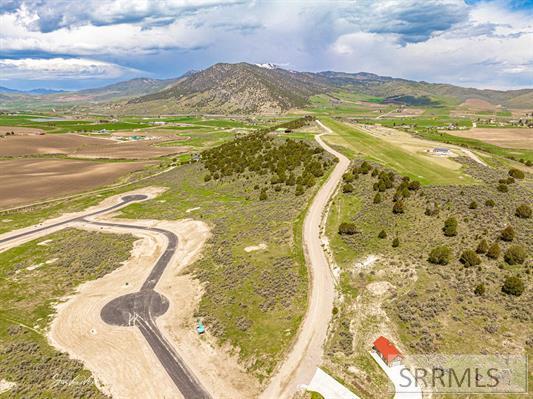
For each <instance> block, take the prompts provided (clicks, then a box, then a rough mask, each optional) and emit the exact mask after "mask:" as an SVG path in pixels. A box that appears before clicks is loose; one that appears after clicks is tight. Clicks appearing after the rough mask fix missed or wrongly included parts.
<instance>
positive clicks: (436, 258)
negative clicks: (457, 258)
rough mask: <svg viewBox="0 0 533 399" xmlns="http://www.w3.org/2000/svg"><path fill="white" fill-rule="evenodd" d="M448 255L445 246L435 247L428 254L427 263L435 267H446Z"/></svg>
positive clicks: (447, 249) (448, 251)
mask: <svg viewBox="0 0 533 399" xmlns="http://www.w3.org/2000/svg"><path fill="white" fill-rule="evenodd" d="M450 254H451V251H450V248H448V247H447V246H445V245H441V246H438V247H435V248H433V249H432V250H431V252H430V253H429V257H428V262H430V263H433V264H435V265H447V264H448V262H449V261H450Z"/></svg>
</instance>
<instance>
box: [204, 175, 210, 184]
mask: <svg viewBox="0 0 533 399" xmlns="http://www.w3.org/2000/svg"><path fill="white" fill-rule="evenodd" d="M209 180H211V175H210V174H207V175H205V176H204V181H205V182H208V181H209Z"/></svg>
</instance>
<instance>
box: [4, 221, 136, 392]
mask: <svg viewBox="0 0 533 399" xmlns="http://www.w3.org/2000/svg"><path fill="white" fill-rule="evenodd" d="M46 239H50V240H52V241H50V242H49V243H48V245H37V244H38V243H39V242H41V241H44V240H46ZM134 240H135V239H134V238H133V237H132V236H129V235H122V236H118V235H112V234H104V233H94V232H86V231H81V230H74V229H70V230H64V231H61V232H57V233H54V234H52V235H50V236H47V237H44V238H40V239H38V240H35V241H31V242H28V243H26V244H23V245H21V246H18V247H16V248H12V249H10V250H8V251H5V252H3V253H0V265H1V266H0V369H1V370H2V378H5V379H6V380H8V381H11V382H15V383H17V386H16V387H15V388H14V389H13V390H12V391H10V392H9V393H7V394H6V395H9V397H14V398H29V397H40V398H72V397H91V398H103V397H104V396H103V395H102V394H101V393H100V392H99V391H98V390H97V388H96V386H95V385H94V381H93V380H92V378H91V374H90V372H89V371H87V370H86V369H84V368H83V365H82V364H81V362H79V361H76V360H72V359H70V358H69V357H68V355H66V354H64V353H60V352H58V351H56V350H55V349H54V348H52V347H51V346H50V345H49V344H48V341H47V338H46V335H45V333H46V329H47V327H48V324H49V322H50V320H51V317H52V316H53V314H54V308H53V304H54V303H55V302H57V301H58V300H59V299H60V298H62V297H64V296H65V295H68V294H70V293H72V292H73V291H74V289H75V288H76V287H77V286H78V285H80V284H81V283H83V282H85V281H89V280H94V279H97V278H100V277H102V276H104V275H105V274H107V273H109V272H111V271H112V270H114V269H116V268H118V267H120V266H121V264H122V262H123V261H125V260H126V259H128V258H129V252H130V250H131V247H132V244H133V241H134ZM47 261H48V262H49V263H48V264H47V263H46V262H47ZM36 265H39V266H38V267H37V268H35V269H33V270H29V269H28V267H32V266H36Z"/></svg>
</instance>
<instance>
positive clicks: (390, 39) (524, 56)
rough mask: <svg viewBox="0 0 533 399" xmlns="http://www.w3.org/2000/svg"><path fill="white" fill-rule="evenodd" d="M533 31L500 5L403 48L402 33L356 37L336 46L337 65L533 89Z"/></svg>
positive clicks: (477, 10) (333, 51)
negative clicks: (531, 87)
mask: <svg viewBox="0 0 533 399" xmlns="http://www.w3.org/2000/svg"><path fill="white" fill-rule="evenodd" d="M532 43H533V27H532V25H531V22H530V21H529V20H527V19H524V18H521V17H520V16H519V14H517V13H513V12H509V11H506V10H504V9H501V8H500V7H499V6H498V5H496V4H481V5H480V6H479V7H475V8H473V10H472V13H471V14H470V16H469V20H468V21H466V22H464V23H461V24H458V25H457V26H456V27H454V28H453V29H449V30H447V31H446V32H443V33H438V34H433V35H432V36H431V37H430V38H429V39H428V40H426V41H422V42H416V43H407V44H403V43H402V42H401V40H400V38H399V35H398V34H376V33H368V32H354V33H348V34H343V35H340V36H339V37H338V38H337V39H336V40H335V42H334V43H333V44H332V45H331V48H330V55H331V57H332V59H331V60H332V62H333V63H334V64H336V65H338V66H340V67H341V68H344V69H349V70H366V71H370V72H375V73H381V74H386V75H392V76H396V77H405V78H409V79H417V80H422V79H425V80H431V81H437V82H453V83H457V84H461V85H473V86H476V87H487V88H508V87H523V86H524V84H526V85H529V86H531V82H533V52H532V51H531V45H532Z"/></svg>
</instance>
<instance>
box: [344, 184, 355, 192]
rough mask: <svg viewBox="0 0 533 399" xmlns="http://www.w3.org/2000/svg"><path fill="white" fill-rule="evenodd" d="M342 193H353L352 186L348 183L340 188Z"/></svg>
mask: <svg viewBox="0 0 533 399" xmlns="http://www.w3.org/2000/svg"><path fill="white" fill-rule="evenodd" d="M342 192H343V193H351V192H353V186H352V185H351V184H350V183H346V184H345V185H344V186H342Z"/></svg>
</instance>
